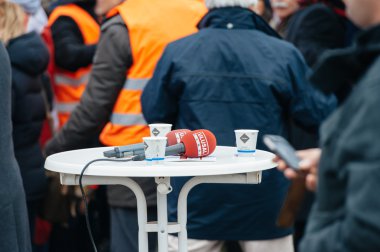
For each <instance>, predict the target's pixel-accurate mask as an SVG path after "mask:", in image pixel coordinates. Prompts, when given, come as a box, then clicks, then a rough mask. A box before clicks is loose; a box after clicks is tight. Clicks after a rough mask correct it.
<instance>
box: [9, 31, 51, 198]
mask: <svg viewBox="0 0 380 252" xmlns="http://www.w3.org/2000/svg"><path fill="white" fill-rule="evenodd" d="M7 50H8V53H9V57H10V60H11V65H12V123H13V142H14V149H15V155H16V159H17V162H18V164H19V166H20V170H21V176H22V179H23V182H24V188H25V193H26V198H27V200H35V199H38V198H40V197H42V196H43V193H44V190H45V187H46V178H45V172H44V168H43V165H44V158H43V156H42V152H41V148H40V145H39V137H40V134H41V129H42V124H43V121H44V119H45V115H46V114H45V104H44V100H43V96H42V88H43V83H42V74H43V73H44V72H45V70H46V67H47V64H48V62H49V53H48V51H47V49H46V47H45V45H44V44H43V42H42V40H41V38H40V36H39V35H37V34H36V33H28V34H25V35H22V36H20V37H17V38H15V39H12V40H11V41H10V42H9V45H8V46H7Z"/></svg>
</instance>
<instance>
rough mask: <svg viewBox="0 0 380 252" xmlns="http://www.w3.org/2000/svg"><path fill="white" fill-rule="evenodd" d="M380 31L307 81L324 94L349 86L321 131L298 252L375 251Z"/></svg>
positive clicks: (378, 237) (379, 236)
mask: <svg viewBox="0 0 380 252" xmlns="http://www.w3.org/2000/svg"><path fill="white" fill-rule="evenodd" d="M379 44H380V26H378V27H375V28H373V29H371V30H369V31H366V32H365V33H363V34H362V35H361V36H360V37H359V39H358V41H357V44H356V46H355V47H353V48H349V49H345V50H340V51H337V52H332V53H330V54H329V55H326V57H325V58H324V61H323V62H322V63H321V64H320V65H318V67H317V69H316V72H315V74H314V75H313V76H312V80H314V83H316V85H318V86H321V87H322V89H323V90H325V91H330V92H331V91H336V90H339V89H342V88H343V89H346V88H347V87H348V86H350V85H352V84H354V85H353V91H352V92H351V93H350V94H349V96H348V97H347V98H346V100H345V101H344V102H343V104H342V106H341V107H340V108H339V109H338V110H337V111H336V112H335V113H334V114H333V115H332V116H331V117H330V118H329V119H328V120H327V121H326V122H325V123H324V125H323V127H322V128H321V147H322V157H321V161H320V165H319V184H318V189H317V199H316V204H315V206H314V209H313V212H312V213H311V216H310V219H309V224H308V227H307V231H306V234H305V237H304V239H303V242H302V243H301V247H300V248H301V251H304V252H321V251H335V252H354V251H355V252H356V251H365V252H377V251H380V214H379V209H380V197H379V191H380V183H379V181H380V159H379V157H380V142H379V139H380V130H379V129H380V116H379V108H380V99H379V94H380V57H379V56H380V46H379Z"/></svg>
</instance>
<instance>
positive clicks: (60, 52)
mask: <svg viewBox="0 0 380 252" xmlns="http://www.w3.org/2000/svg"><path fill="white" fill-rule="evenodd" d="M94 8H95V0H73V1H63V0H60V1H58V2H57V3H56V4H55V7H54V9H53V10H52V12H51V13H50V15H49V21H48V27H49V28H50V29H51V33H52V38H53V43H54V63H55V66H54V71H53V73H52V77H51V79H52V82H53V87H54V95H55V106H54V108H55V110H56V111H57V113H58V120H59V128H61V127H62V126H63V125H64V124H65V123H66V121H67V120H68V118H69V116H70V114H71V111H73V110H74V108H75V107H76V106H77V105H78V103H79V100H80V98H81V96H82V94H83V92H84V90H85V88H86V85H87V82H88V80H89V76H90V72H91V65H92V61H93V58H94V55H95V50H96V44H97V43H98V40H99V36H100V26H99V24H98V17H97V15H96V14H95V11H94ZM93 142H94V139H91V141H90V142H89V143H88V144H89V146H91V145H94V144H93ZM95 142H96V141H95Z"/></svg>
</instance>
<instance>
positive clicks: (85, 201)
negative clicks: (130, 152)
mask: <svg viewBox="0 0 380 252" xmlns="http://www.w3.org/2000/svg"><path fill="white" fill-rule="evenodd" d="M100 161H111V162H128V161H132V157H131V158H128V159H106V158H100V159H94V160H92V161H90V162H88V163H87V164H86V165H85V166H84V167H83V169H82V172H81V173H80V176H79V187H80V191H81V193H82V200H83V202H84V215H85V218H86V226H87V231H88V235H89V236H90V240H91V244H92V247H93V248H94V251H95V252H98V249H97V248H96V244H95V241H94V237H93V236H92V231H91V226H90V220H89V218H88V204H87V196H86V193H85V192H84V190H83V185H82V178H83V174H84V172H85V171H86V170H87V168H88V167H89V166H90V165H91V164H93V163H95V162H100Z"/></svg>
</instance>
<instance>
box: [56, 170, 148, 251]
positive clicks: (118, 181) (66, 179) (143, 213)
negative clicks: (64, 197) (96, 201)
mask: <svg viewBox="0 0 380 252" xmlns="http://www.w3.org/2000/svg"><path fill="white" fill-rule="evenodd" d="M82 183H83V185H123V186H125V187H127V188H129V189H131V190H132V191H133V193H134V194H135V195H136V200H137V219H138V226H139V233H138V237H139V252H148V249H149V245H148V232H147V231H146V225H147V223H148V217H147V216H148V215H147V204H146V198H145V194H144V192H143V190H142V189H141V187H140V186H139V184H137V183H136V181H134V180H132V179H130V178H126V177H97V176H83V178H82ZM61 184H63V185H79V175H71V174H61Z"/></svg>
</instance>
